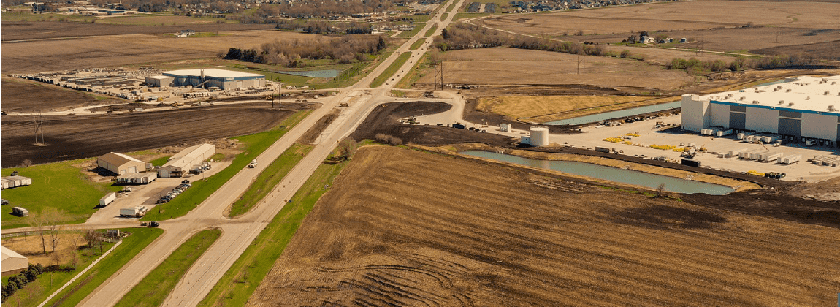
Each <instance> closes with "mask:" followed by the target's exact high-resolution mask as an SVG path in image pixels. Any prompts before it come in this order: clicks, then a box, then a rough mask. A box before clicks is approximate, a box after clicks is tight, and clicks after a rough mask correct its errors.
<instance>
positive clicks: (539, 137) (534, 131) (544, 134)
mask: <svg viewBox="0 0 840 307" xmlns="http://www.w3.org/2000/svg"><path fill="white" fill-rule="evenodd" d="M548 144H550V143H549V141H548V128H547V127H531V145H533V146H546V145H548Z"/></svg>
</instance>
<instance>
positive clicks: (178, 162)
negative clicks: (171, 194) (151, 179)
mask: <svg viewBox="0 0 840 307" xmlns="http://www.w3.org/2000/svg"><path fill="white" fill-rule="evenodd" d="M215 153H216V146H213V144H200V145H195V146H192V147H189V148H187V149H184V150H182V151H181V152H179V153H177V154H175V155H174V156H172V157H170V158H169V162H166V164H164V165H163V166H161V167H160V169H159V170H158V177H160V178H171V177H181V176H183V175H184V174H185V173H187V172H189V171H190V170H191V169H193V168H195V167H197V166H200V165H201V164H202V162H204V161H205V160H207V159H210V157H211V156H213V155H214V154H215Z"/></svg>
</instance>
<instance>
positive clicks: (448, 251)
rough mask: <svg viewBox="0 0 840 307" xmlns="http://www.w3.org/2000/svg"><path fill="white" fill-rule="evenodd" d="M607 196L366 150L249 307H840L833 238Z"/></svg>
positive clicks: (519, 173)
mask: <svg viewBox="0 0 840 307" xmlns="http://www.w3.org/2000/svg"><path fill="white" fill-rule="evenodd" d="M599 185H601V184H594V183H590V182H587V181H583V180H581V179H574V178H568V177H565V176H560V175H549V174H545V173H535V172H532V171H528V170H524V169H522V168H515V167H510V166H503V165H500V164H495V163H490V162H485V161H479V160H471V159H463V158H455V157H451V156H447V155H441V154H429V153H425V152H418V151H413V150H407V149H399V148H394V147H382V146H377V147H365V148H362V149H360V150H359V152H358V153H357V154H356V156H355V157H354V158H353V162H352V163H351V164H350V165H348V167H347V168H346V169H345V170H344V171H343V172H342V174H341V175H340V176H339V177H338V178H337V179H336V181H335V182H334V184H333V186H332V187H330V189H331V190H330V191H329V192H327V193H326V194H325V195H324V196H322V198H321V199H320V200H319V202H318V203H317V204H316V205H315V208H314V209H313V211H312V212H311V213H310V214H309V216H307V217H306V219H305V220H304V222H303V224H302V225H301V226H300V229H299V230H298V232H297V233H296V234H295V236H294V237H293V238H292V240H291V242H290V243H289V245H288V247H287V248H286V249H285V251H284V252H283V255H282V256H281V257H280V258H279V259H278V260H277V261H276V262H275V264H274V268H273V269H272V270H271V272H270V273H269V274H268V275H267V276H266V278H265V279H264V280H263V282H262V284H261V285H260V286H259V287H258V288H257V290H256V291H255V292H254V295H253V296H252V297H251V299H250V301H249V302H248V305H250V306H302V305H307V306H309V305H325V304H328V305H361V306H367V305H393V306H533V305H539V306H565V305H587V306H596V305H617V306H686V305H691V306H715V305H738V306H751V305H764V304H767V303H768V302H772V304H778V305H807V306H821V305H831V304H834V303H836V299H837V298H836V295H837V294H836V289H837V287H838V286H840V280H838V279H837V278H836V277H837V275H838V273H840V271H838V268H837V266H836V265H834V264H835V263H837V261H840V255H838V254H837V253H836V252H835V251H836V250H837V249H838V248H840V240H838V239H837V238H838V237H840V229H838V228H837V227H830V226H818V225H812V224H804V223H800V222H797V221H790V220H782V219H776V218H772V217H766V216H757V215H753V214H750V213H744V212H734V211H728V210H723V209H718V208H715V207H713V206H710V205H709V203H712V202H713V201H705V202H703V203H699V204H692V203H690V202H680V201H675V200H669V199H663V198H651V197H647V196H644V195H642V194H638V193H628V192H626V191H621V190H615V189H612V188H604V187H600V186H599ZM714 199H717V198H714ZM721 208H723V207H721Z"/></svg>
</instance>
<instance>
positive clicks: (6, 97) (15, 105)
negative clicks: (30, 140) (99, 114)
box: [0, 77, 125, 112]
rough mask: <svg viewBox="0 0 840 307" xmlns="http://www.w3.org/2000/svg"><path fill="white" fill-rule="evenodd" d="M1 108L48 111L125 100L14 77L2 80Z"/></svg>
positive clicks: (19, 110)
mask: <svg viewBox="0 0 840 307" xmlns="http://www.w3.org/2000/svg"><path fill="white" fill-rule="evenodd" d="M0 93H2V97H0V98H2V101H3V104H2V109H3V111H6V112H38V111H42V112H49V111H61V110H65V109H72V108H75V107H81V106H89V105H104V104H116V103H125V100H122V99H118V98H113V97H107V96H98V95H93V94H88V93H83V92H79V91H75V90H71V89H66V88H60V87H57V86H53V85H46V84H43V83H38V82H35V81H24V80H20V79H15V78H5V77H4V78H3V80H2V91H0Z"/></svg>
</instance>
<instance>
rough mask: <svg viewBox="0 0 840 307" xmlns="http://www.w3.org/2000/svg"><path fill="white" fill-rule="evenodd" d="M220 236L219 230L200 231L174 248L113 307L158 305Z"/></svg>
mask: <svg viewBox="0 0 840 307" xmlns="http://www.w3.org/2000/svg"><path fill="white" fill-rule="evenodd" d="M221 235H222V231H221V230H219V229H208V230H202V231H200V232H198V233H196V234H195V235H193V236H192V237H191V238H189V239H188V240H187V241H186V242H184V244H181V246H179V247H178V249H176V250H175V251H174V252H172V254H170V255H169V257H167V258H166V259H165V260H163V262H161V263H160V265H158V266H157V267H156V268H155V269H154V270H152V271H151V272H149V275H146V277H144V278H143V280H141V281H140V283H138V284H137V285H136V286H134V288H132V289H131V291H129V292H128V293H126V294H125V295H124V296H123V297H122V299H120V301H119V302H117V304H116V307H124V306H133V307H139V306H160V305H161V304H163V300H165V299H166V297H167V296H168V295H169V292H171V291H172V289H173V288H175V285H177V284H178V281H180V280H181V277H183V276H184V274H186V273H187V270H189V268H190V267H192V265H193V263H195V261H196V260H198V257H201V255H202V254H204V251H206V250H207V248H209V247H210V245H213V242H216V239H218V238H219V236H221Z"/></svg>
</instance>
